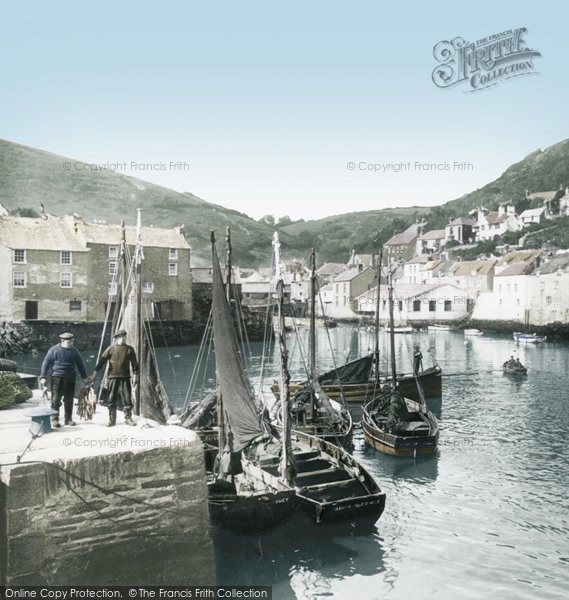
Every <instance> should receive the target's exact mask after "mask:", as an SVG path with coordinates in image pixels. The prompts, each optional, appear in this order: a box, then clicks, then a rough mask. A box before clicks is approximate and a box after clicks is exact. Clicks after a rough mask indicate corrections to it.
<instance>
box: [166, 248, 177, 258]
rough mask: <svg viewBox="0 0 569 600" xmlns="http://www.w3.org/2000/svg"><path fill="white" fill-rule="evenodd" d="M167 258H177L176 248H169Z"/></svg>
mask: <svg viewBox="0 0 569 600" xmlns="http://www.w3.org/2000/svg"><path fill="white" fill-rule="evenodd" d="M168 258H169V259H170V260H178V248H170V252H169V254H168Z"/></svg>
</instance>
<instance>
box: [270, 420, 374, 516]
mask: <svg viewBox="0 0 569 600" xmlns="http://www.w3.org/2000/svg"><path fill="white" fill-rule="evenodd" d="M292 443H293V452H294V455H295V463H296V466H297V470H298V472H297V474H296V477H295V478H294V480H293V485H294V487H295V489H296V493H297V497H298V499H299V500H300V510H302V511H303V512H305V513H306V514H307V515H308V516H309V517H310V518H311V519H312V520H313V521H314V522H315V523H317V524H327V523H338V522H344V523H352V524H354V525H355V526H357V527H367V526H370V525H373V524H374V523H375V522H376V521H377V520H378V519H379V517H380V516H381V514H382V513H383V510H384V508H385V493H384V492H382V491H381V489H380V488H379V486H378V485H377V483H376V482H375V480H374V479H373V477H372V476H371V475H370V474H369V473H368V472H367V470H366V469H364V467H363V466H362V465H360V464H359V463H358V462H357V461H356V460H355V458H354V457H353V456H352V455H350V454H349V453H348V452H346V450H344V449H343V448H340V447H338V446H335V445H333V444H330V443H329V442H326V441H325V440H323V439H320V438H316V437H313V436H311V435H308V434H306V433H303V432H301V431H293V432H292ZM265 469H266V472H267V473H268V474H269V475H270V476H274V475H275V474H276V472H277V471H276V468H275V467H274V466H273V467H268V468H267V467H265Z"/></svg>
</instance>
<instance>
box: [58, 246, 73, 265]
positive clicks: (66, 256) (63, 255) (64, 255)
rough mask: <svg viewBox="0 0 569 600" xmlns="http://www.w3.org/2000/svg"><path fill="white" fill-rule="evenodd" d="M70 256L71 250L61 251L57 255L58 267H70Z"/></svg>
mask: <svg viewBox="0 0 569 600" xmlns="http://www.w3.org/2000/svg"><path fill="white" fill-rule="evenodd" d="M71 261H72V256H71V250H62V251H61V252H60V253H59V264H60V265H70V264H72V262H71Z"/></svg>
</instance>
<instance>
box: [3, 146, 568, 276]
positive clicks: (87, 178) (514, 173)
mask: <svg viewBox="0 0 569 600" xmlns="http://www.w3.org/2000/svg"><path fill="white" fill-rule="evenodd" d="M65 162H69V163H71V164H73V163H75V159H68V158H65V157H62V156H58V155H55V154H51V153H49V152H45V151H43V150H38V149H35V148H30V147H27V146H22V145H20V144H16V143H13V142H9V141H4V140H0V202H1V203H2V204H3V205H4V206H6V207H7V208H8V209H9V210H11V211H16V210H17V209H28V210H29V209H31V210H34V211H36V212H38V211H39V209H40V203H43V204H44V206H45V210H46V211H47V212H49V213H52V214H56V215H64V214H72V213H78V214H80V215H81V216H82V217H83V218H84V219H85V220H93V219H95V218H97V219H101V218H102V219H105V220H106V221H107V222H119V221H120V220H121V219H124V220H125V221H126V222H127V223H129V224H134V222H135V219H136V210H135V209H136V208H137V207H141V208H142V209H143V220H144V223H145V224H147V225H150V224H154V225H155V226H160V227H175V226H179V225H182V224H184V225H185V228H186V234H187V238H188V240H189V242H190V244H191V246H192V249H193V256H194V261H193V262H194V264H195V265H196V266H199V265H207V264H209V242H208V240H209V231H210V230H211V229H214V230H216V232H217V236H218V239H221V237H222V236H223V232H224V230H225V227H226V226H228V225H229V226H230V227H231V229H232V232H233V233H232V239H233V249H234V262H235V264H240V265H242V266H259V265H267V264H269V263H270V253H271V237H272V232H273V229H274V228H273V227H272V226H270V225H268V224H266V223H265V222H258V221H255V220H253V219H251V218H250V217H248V216H247V215H245V214H243V213H239V212H237V211H234V210H230V209H227V208H225V207H223V206H219V205H215V204H211V203H209V202H206V201H204V200H201V199H200V198H198V197H197V196H194V195H193V194H190V193H179V192H175V191H173V190H169V189H167V188H163V187H160V186H157V185H154V184H151V183H147V182H145V181H141V180H139V179H136V178H134V177H128V176H126V175H122V174H121V173H112V172H110V171H102V172H97V173H92V172H89V171H80V170H76V169H73V168H71V169H69V170H66V169H65V168H64V163H65ZM568 183H569V140H564V141H562V142H559V143H557V144H554V145H553V146H550V147H549V148H546V149H545V150H543V151H542V150H536V151H535V152H532V153H531V154H529V155H528V156H526V157H525V158H524V159H523V160H521V161H520V162H518V163H515V164H513V165H512V166H510V167H509V168H508V169H506V171H504V173H503V174H502V175H501V176H500V177H499V178H498V179H496V180H495V181H493V182H491V183H489V184H487V185H485V186H484V187H482V188H480V189H478V190H475V191H473V192H471V193H469V194H466V195H464V196H462V197H461V198H458V199H456V200H452V201H450V202H447V203H446V204H443V205H442V206H437V207H409V208H388V209H383V210H374V211H366V212H355V213H347V214H342V215H335V216H331V217H325V218H323V219H318V220H313V221H299V222H296V223H291V224H287V225H285V226H283V227H279V231H280V232H281V242H282V246H283V253H284V256H285V257H292V256H295V257H298V258H303V257H304V258H308V255H309V253H310V248H312V247H315V248H316V251H317V262H318V264H322V263H323V262H327V261H334V262H344V261H346V260H347V259H348V257H349V254H350V252H351V250H352V248H354V249H355V250H356V251H358V252H364V253H370V252H374V251H376V250H377V249H378V248H379V246H380V245H381V244H383V243H384V242H386V241H387V240H388V239H389V238H390V237H391V236H392V235H393V233H394V232H395V231H402V230H403V229H406V228H407V227H408V226H409V225H410V224H411V223H413V222H414V221H415V220H416V219H420V218H423V217H424V218H425V219H426V220H427V221H428V222H429V225H430V226H431V228H442V227H444V225H445V224H446V223H447V222H448V221H449V219H450V218H453V217H457V216H461V215H466V214H467V213H468V211H470V210H471V209H473V208H475V207H477V206H480V205H484V206H485V207H487V208H489V209H496V208H497V206H498V205H499V204H500V202H503V201H506V200H513V201H514V203H515V204H516V208H517V212H518V213H519V212H521V211H522V210H524V209H525V208H528V206H529V203H528V202H527V201H526V200H525V191H526V190H528V191H529V192H530V193H533V192H540V191H547V190H553V189H557V188H558V187H559V186H560V185H563V186H565V185H567V184H568ZM392 201H393V203H394V204H395V203H396V202H397V198H394V199H393V200H392ZM551 225H552V226H553V224H551ZM558 229H559V228H558ZM555 237H557V234H556V233H555V230H552V232H551V234H549V233H548V234H546V238H547V239H552V238H553V240H554V241H555ZM537 239H538V238H535V239H534V242H535V241H536V240H537Z"/></svg>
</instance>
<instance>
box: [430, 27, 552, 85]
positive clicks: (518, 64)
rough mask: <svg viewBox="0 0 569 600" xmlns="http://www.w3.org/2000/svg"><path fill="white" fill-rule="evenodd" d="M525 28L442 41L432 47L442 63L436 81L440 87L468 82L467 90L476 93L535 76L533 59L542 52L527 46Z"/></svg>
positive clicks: (437, 71)
mask: <svg viewBox="0 0 569 600" xmlns="http://www.w3.org/2000/svg"><path fill="white" fill-rule="evenodd" d="M526 32H527V29H526V28H525V27H520V28H519V29H508V30H507V31H503V32H502V33H496V34H494V35H489V36H488V37H485V38H482V39H480V40H478V41H476V42H467V41H465V40H464V39H463V38H461V37H456V38H454V39H453V40H451V41H450V42H449V41H441V42H439V43H438V44H437V45H436V46H435V47H434V48H433V54H434V56H435V59H436V60H437V61H438V62H439V63H440V64H439V65H437V66H436V67H435V69H434V71H433V75H432V77H433V82H434V84H435V85H436V86H438V87H440V88H450V87H453V86H456V85H459V84H466V85H467V87H468V89H466V90H464V92H477V91H480V90H484V89H488V88H490V87H492V86H494V85H497V84H498V83H501V82H503V81H505V80H507V79H512V78H514V77H521V76H524V75H535V74H536V71H535V66H534V59H535V58H537V57H539V56H541V54H540V53H539V52H537V51H535V50H533V49H531V48H528V46H527V44H526V41H525V39H524V37H523V36H524V34H525V33H526Z"/></svg>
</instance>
